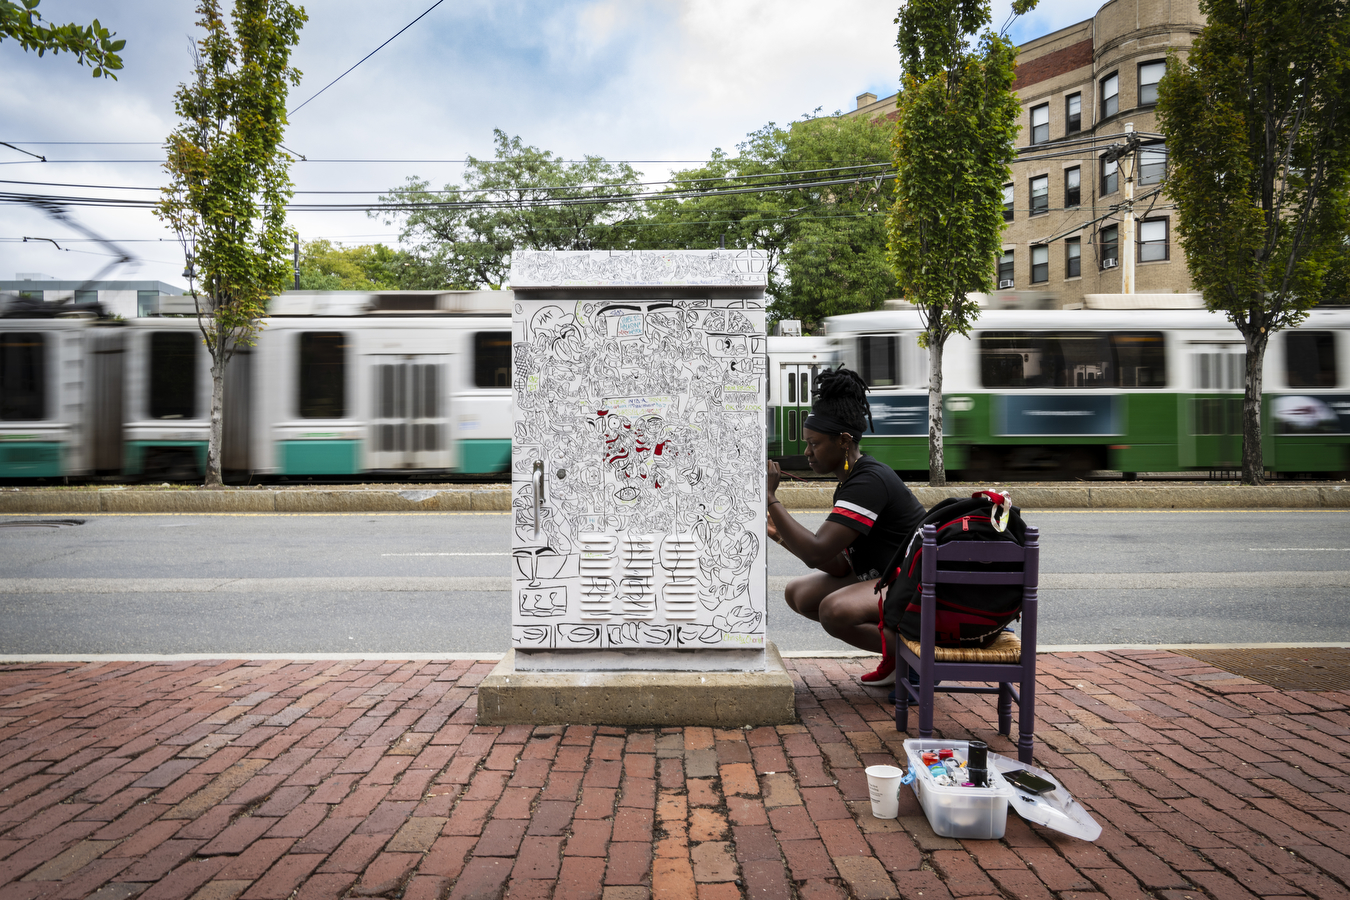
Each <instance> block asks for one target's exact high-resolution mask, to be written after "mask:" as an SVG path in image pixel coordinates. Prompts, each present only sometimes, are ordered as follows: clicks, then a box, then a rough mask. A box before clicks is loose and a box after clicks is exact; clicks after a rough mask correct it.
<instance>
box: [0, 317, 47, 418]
mask: <svg viewBox="0 0 1350 900" xmlns="http://www.w3.org/2000/svg"><path fill="white" fill-rule="evenodd" d="M46 361H47V337H46V335H43V334H39V333H37V332H31V331H30V332H24V331H19V332H13V333H10V334H3V335H0V419H3V420H5V421H7V422H16V421H22V422H31V421H36V420H38V419H45V418H47V403H46V398H47V379H46Z"/></svg>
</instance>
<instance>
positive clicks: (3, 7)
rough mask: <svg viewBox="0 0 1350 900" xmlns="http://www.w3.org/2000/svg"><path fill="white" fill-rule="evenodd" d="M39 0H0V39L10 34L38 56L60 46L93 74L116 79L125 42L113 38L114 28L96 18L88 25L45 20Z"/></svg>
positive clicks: (54, 50) (120, 66) (53, 51)
mask: <svg viewBox="0 0 1350 900" xmlns="http://www.w3.org/2000/svg"><path fill="white" fill-rule="evenodd" d="M40 3H41V0H23V6H22V7H20V6H19V5H17V4H15V3H14V2H12V0H0V40H4V39H5V38H13V39H14V40H17V41H18V42H19V45H20V46H21V47H23V49H24V50H27V51H30V52H31V51H34V50H36V51H37V55H38V56H39V57H41V56H43V55H45V54H46V52H47V51H48V50H50V51H52V53H53V54H57V53H60V52H61V51H63V50H64V51H66V52H67V53H74V54H75V59H76V61H77V62H78V63H79V64H80V65H86V66H89V67H91V68H92V69H93V75H94V77H95V78H111V79H112V80H113V81H116V80H117V76H116V75H114V74H113V72H114V71H116V70H119V69H121V68H122V58H121V57H120V56H118V55H117V54H118V53H119V52H120V51H121V50H122V49H123V48H124V47H126V45H127V42H126V41H114V40H112V37H113V32H111V31H109V30H108V29H106V28H104V27H103V26H102V25H101V24H99V21H98V19H95V20H94V21H93V24H91V25H76V24H75V23H74V22H71V23H70V24H67V25H49V24H46V23H44V22H43V19H42V13H40V12H39V11H38V5H39V4H40Z"/></svg>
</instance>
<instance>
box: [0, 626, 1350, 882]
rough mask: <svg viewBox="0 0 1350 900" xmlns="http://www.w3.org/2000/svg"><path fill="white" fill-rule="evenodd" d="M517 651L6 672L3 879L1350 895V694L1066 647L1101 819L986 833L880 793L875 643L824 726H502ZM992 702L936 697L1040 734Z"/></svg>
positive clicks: (1076, 732)
mask: <svg viewBox="0 0 1350 900" xmlns="http://www.w3.org/2000/svg"><path fill="white" fill-rule="evenodd" d="M491 665H492V664H491V663H490V662H476V663H475V662H471V661H456V662H439V663H438V662H399V661H380V660H370V661H365V662H354V661H332V662H314V661H304V662H299V661H297V662H286V661H275V660H268V661H258V662H249V661H229V660H222V661H216V662H175V663H143V662H124V663H111V662H103V663H94V664H72V663H42V664H26V665H9V666H0V900H11V898H12V900H38V898H47V897H50V898H54V900H83V898H86V897H98V898H100V900H130V898H132V897H141V898H145V900H273V898H276V900H281V898H292V897H293V898H295V900H323V898H357V897H367V896H383V897H402V898H404V900H447V898H449V900H454V898H471V897H485V898H493V900H498V898H503V897H507V898H512V897H519V898H536V897H537V898H554V900H565V898H596V900H629V898H641V900H662V898H678V900H685V898H690V900H703V898H707V900H731V898H750V897H754V898H783V900H792V898H797V900H807V898H855V900H857V898H871V897H877V898H885V897H916V896H919V895H920V894H922V896H923V897H924V898H925V900H932V898H943V897H963V898H979V897H1004V898H1013V897H1016V898H1024V897H1025V898H1050V900H1067V898H1071V897H1072V898H1079V897H1082V898H1086V897H1110V898H1115V897H1153V898H1171V897H1189V898H1197V900H1199V898H1208V900H1229V898H1242V897H1269V898H1274V897H1313V898H1350V854H1347V852H1346V848H1347V847H1350V692H1320V693H1312V692H1280V691H1276V690H1274V689H1272V688H1268V687H1266V686H1264V685H1259V684H1255V683H1253V682H1250V681H1247V680H1245V679H1240V678H1236V677H1230V676H1224V675H1222V674H1221V673H1219V671H1218V670H1216V669H1212V668H1210V667H1208V666H1206V665H1204V664H1202V663H1199V662H1197V661H1196V660H1194V659H1191V658H1188V657H1184V656H1179V655H1176V654H1173V653H1168V652H1164V651H1141V650H1130V651H1116V652H1082V653H1058V654H1045V655H1042V656H1041V658H1040V660H1039V676H1040V677H1039V694H1038V704H1037V714H1038V715H1037V734H1036V737H1037V745H1036V762H1037V764H1038V765H1040V766H1041V767H1043V768H1046V769H1049V770H1050V771H1051V772H1053V773H1054V774H1055V775H1056V776H1057V777H1058V778H1060V779H1061V780H1062V781H1063V782H1064V783H1065V784H1066V785H1068V786H1069V787H1070V789H1071V790H1072V791H1073V792H1074V794H1075V796H1076V797H1077V798H1078V799H1079V801H1080V802H1081V803H1082V804H1083V805H1084V806H1085V807H1086V808H1087V809H1088V810H1089V811H1091V812H1092V814H1093V815H1094V816H1095V817H1096V819H1097V820H1098V821H1099V822H1100V823H1101V824H1102V825H1103V833H1102V836H1101V837H1100V838H1099V839H1098V840H1097V841H1096V842H1094V843H1085V842H1083V841H1078V840H1075V839H1072V838H1068V837H1065V836H1063V835H1059V834H1057V833H1055V832H1053V831H1049V830H1047V829H1044V828H1041V827H1039V826H1033V825H1029V824H1027V823H1026V822H1024V821H1023V820H1021V819H1020V818H1019V817H1018V816H1016V815H1010V816H1009V817H1008V828H1007V834H1006V836H1005V837H1004V838H1003V839H1002V840H1000V841H969V840H959V841H958V840H952V839H949V838H941V837H938V836H937V835H935V834H934V833H933V832H932V829H931V828H929V827H928V824H927V821H926V820H925V819H924V817H923V814H922V811H921V810H920V808H919V807H918V805H917V804H916V803H915V802H914V799H913V797H912V796H911V795H910V794H908V792H906V793H905V794H903V795H902V798H901V810H900V817H899V818H898V819H895V820H890V821H881V820H877V819H874V818H872V816H871V815H870V806H869V804H868V802H867V800H866V781H865V778H864V777H863V774H862V767H863V766H867V765H873V764H878V763H891V762H896V761H901V762H903V752H902V742H903V741H904V739H905V737H906V736H905V735H903V734H899V733H897V732H896V731H895V728H894V724H893V720H892V717H891V710H890V709H889V708H888V707H887V706H886V704H885V702H884V700H883V698H882V695H881V692H880V691H875V690H865V689H863V688H862V687H860V686H859V685H858V683H857V681H856V676H857V675H858V674H859V673H861V672H863V671H866V670H867V669H868V668H870V665H871V663H870V661H868V660H838V659H833V660H792V661H790V662H789V668H790V670H791V672H792V674H793V676H794V680H795V682H796V684H797V710H798V714H799V716H800V722H799V723H798V724H794V725H785V726H780V727H776V728H764V727H761V728H752V729H715V728H701V727H688V728H660V729H653V728H646V729H644V728H629V729H624V728H614V727H603V726H602V727H595V726H578V725H573V726H540V727H536V728H527V727H521V726H511V727H507V728H501V727H481V726H477V725H476V724H475V722H474V709H475V703H476V698H475V694H474V691H475V688H476V685H477V684H478V683H479V682H480V681H481V680H482V678H483V676H484V675H485V674H486V673H487V672H488V671H490V669H491ZM916 719H917V717H916V716H911V724H912V725H914V726H916ZM994 723H995V717H994V712H993V706H992V702H991V700H990V699H989V698H987V697H974V696H969V695H943V696H940V697H939V698H938V701H937V707H936V717H935V722H934V726H935V729H936V731H937V734H938V736H940V737H944V738H950V739H958V740H961V739H968V738H978V739H981V740H984V741H986V742H987V743H989V745H990V746H991V747H992V748H993V749H995V750H997V751H998V752H1001V753H1004V754H1007V755H1010V756H1011V755H1015V753H1016V751H1015V747H1014V746H1013V744H1012V743H1011V742H1010V741H1009V740H1008V738H1006V737H1002V736H1000V735H997V734H995V733H994V730H993V729H994Z"/></svg>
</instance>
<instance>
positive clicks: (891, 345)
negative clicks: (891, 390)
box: [802, 335, 900, 404]
mask: <svg viewBox="0 0 1350 900" xmlns="http://www.w3.org/2000/svg"><path fill="white" fill-rule="evenodd" d="M899 349H900V341H899V338H895V337H891V336H888V335H867V336H866V337H860V338H858V362H859V363H860V364H861V365H860V366H859V369H860V371H859V372H858V374H859V375H861V376H862V380H863V381H864V382H865V383H866V384H867V386H868V387H893V386H895V385H897V384H899V383H900V375H899V372H900V366H899V365H898V362H899V358H898V353H897V351H898V350H899ZM803 377H805V376H803ZM809 396H810V394H808V393H807V392H805V391H803V392H802V403H803V404H805V403H808V402H809V400H808V399H807V398H808V397H809Z"/></svg>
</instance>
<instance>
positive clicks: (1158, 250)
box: [1139, 219, 1167, 262]
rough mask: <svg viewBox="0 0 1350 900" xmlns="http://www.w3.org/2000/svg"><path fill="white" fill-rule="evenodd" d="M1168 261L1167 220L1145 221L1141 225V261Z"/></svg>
mask: <svg viewBox="0 0 1350 900" xmlns="http://www.w3.org/2000/svg"><path fill="white" fill-rule="evenodd" d="M1160 259H1167V220H1166V219H1145V220H1144V221H1142V222H1140V223H1139V261H1140V262H1155V261H1157V260H1160Z"/></svg>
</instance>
